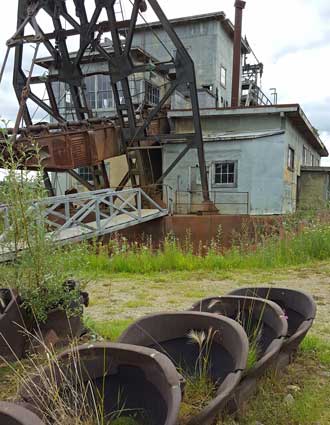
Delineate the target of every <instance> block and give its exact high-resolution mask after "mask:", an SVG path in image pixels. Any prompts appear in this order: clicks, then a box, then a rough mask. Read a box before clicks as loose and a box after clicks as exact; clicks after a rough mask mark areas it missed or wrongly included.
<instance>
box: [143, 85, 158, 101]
mask: <svg viewBox="0 0 330 425" xmlns="http://www.w3.org/2000/svg"><path fill="white" fill-rule="evenodd" d="M159 100H160V90H159V87H156V86H153V85H152V84H150V83H148V82H147V81H146V102H147V103H149V104H151V105H157V104H158V103H159Z"/></svg>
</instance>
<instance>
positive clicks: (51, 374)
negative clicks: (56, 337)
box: [2, 331, 147, 425]
mask: <svg viewBox="0 0 330 425" xmlns="http://www.w3.org/2000/svg"><path fill="white" fill-rule="evenodd" d="M24 332H26V333H27V337H28V338H29V339H31V340H34V341H35V343H36V345H37V346H39V347H42V351H43V353H44V355H43V356H41V355H40V354H39V355H38V354H36V353H34V354H33V355H31V356H30V357H28V358H27V359H26V360H24V361H20V360H18V361H17V363H15V365H13V364H10V363H8V362H6V360H4V359H2V360H3V361H4V362H5V363H6V365H7V367H8V368H9V369H10V370H11V371H12V374H13V378H14V379H15V381H16V383H17V385H18V387H19V388H20V394H21V395H23V397H24V399H25V400H27V399H28V400H29V401H30V403H31V404H32V405H33V406H34V407H35V408H36V409H37V410H38V412H39V413H40V415H41V416H42V419H43V421H44V423H45V425H137V424H138V423H139V422H137V420H136V419H135V415H136V413H133V412H131V410H129V409H127V407H126V406H125V404H126V401H125V394H124V393H123V390H122V389H120V388H119V390H118V394H117V395H116V396H115V397H116V399H115V400H114V405H116V406H117V407H118V409H114V410H113V411H112V412H111V413H109V414H106V413H105V399H106V392H107V388H106V382H105V380H106V377H107V373H108V370H107V369H106V359H104V372H103V382H101V385H100V386H96V384H95V383H94V381H93V379H92V378H91V377H89V376H88V374H87V372H86V369H85V367H84V360H83V359H82V358H81V357H80V352H79V346H78V343H77V341H75V340H72V341H71V343H70V346H69V349H68V352H69V356H68V358H67V359H66V360H61V359H60V358H59V357H58V354H57V352H56V351H55V350H54V348H53V347H52V346H49V344H47V343H46V342H45V341H44V340H43V339H42V338H41V337H39V336H38V335H35V334H32V333H29V332H27V331H24ZM105 355H106V354H104V356H105ZM143 413H144V412H142V411H141V412H139V414H142V415H143ZM146 423H147V422H146Z"/></svg>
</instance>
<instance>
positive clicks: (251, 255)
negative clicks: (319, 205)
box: [79, 219, 330, 277]
mask: <svg viewBox="0 0 330 425" xmlns="http://www.w3.org/2000/svg"><path fill="white" fill-rule="evenodd" d="M292 220H293V219H292ZM254 231H256V232H259V231H260V233H259V234H258V233H257V235H251V234H249V235H248V234H247V233H246V230H245V234H244V235H243V236H242V238H241V239H240V238H239V235H236V239H237V242H235V240H234V243H233V246H232V247H231V248H229V249H224V248H223V243H221V242H220V241H210V243H209V244H208V245H203V246H200V248H199V249H196V248H195V250H193V248H192V245H191V243H187V240H186V239H185V240H184V241H183V242H181V241H179V240H178V239H177V238H176V237H175V236H174V235H168V236H167V237H166V238H165V240H164V242H163V244H162V246H161V247H159V248H157V249H155V248H153V246H152V244H151V243H142V244H137V243H129V242H128V241H127V239H125V238H120V237H116V238H115V239H114V240H112V241H111V242H110V245H109V246H107V245H105V246H103V247H98V248H97V249H95V246H89V247H85V250H84V253H83V258H84V260H83V261H82V263H83V264H82V268H80V269H79V271H80V272H81V273H82V274H83V275H89V276H93V277H94V276H95V275H98V276H99V275H108V274H111V273H128V274H150V273H157V272H175V271H179V272H180V271H215V272H216V271H221V270H225V271H231V270H258V269H265V270H268V269H274V268H281V267H292V266H293V267H294V266H299V265H301V264H309V263H313V262H316V261H323V260H327V259H329V258H330V226H329V225H327V224H324V223H322V222H313V223H312V224H305V226H304V228H303V229H300V230H299V231H297V229H296V225H294V226H292V227H290V228H287V229H286V230H285V231H283V232H279V231H278V229H277V228H276V229H274V230H273V231H271V232H269V233H267V234H264V233H262V229H259V230H258V229H257V230H255V229H254ZM248 238H250V243H248ZM80 264H81V263H80V262H79V267H80Z"/></svg>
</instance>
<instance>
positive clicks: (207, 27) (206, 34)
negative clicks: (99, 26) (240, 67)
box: [133, 17, 233, 106]
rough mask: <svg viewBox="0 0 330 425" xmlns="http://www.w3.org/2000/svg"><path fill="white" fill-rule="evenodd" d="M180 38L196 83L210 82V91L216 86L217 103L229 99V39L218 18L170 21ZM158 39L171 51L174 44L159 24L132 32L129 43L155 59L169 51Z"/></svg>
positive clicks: (205, 83)
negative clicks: (223, 78) (222, 77)
mask: <svg viewBox="0 0 330 425" xmlns="http://www.w3.org/2000/svg"><path fill="white" fill-rule="evenodd" d="M173 26H174V29H175V31H176V32H177V34H178V36H179V37H180V39H181V41H182V42H183V44H184V45H185V47H186V48H187V49H188V51H189V53H190V55H191V57H192V59H193V61H194V63H195V69H196V79H197V86H198V87H202V86H204V85H212V86H213V91H212V92H213V94H214V95H215V94H216V89H218V92H219V99H220V101H221V97H222V98H223V100H224V102H223V104H222V105H221V102H220V106H225V105H226V104H228V105H230V103H231V81H232V62H233V40H232V39H231V38H230V36H229V35H228V34H227V32H226V31H225V30H224V28H223V25H222V23H221V21H220V20H219V18H216V17H215V18H214V20H203V21H198V20H197V21H195V20H192V21H187V22H181V23H178V24H173ZM159 39H160V40H161V41H162V42H163V43H164V44H165V46H166V47H167V49H168V50H169V52H170V53H171V54H172V55H175V48H174V46H173V44H172V42H171V41H170V39H169V37H168V35H167V34H166V33H165V32H164V30H163V29H161V28H154V29H153V31H150V30H148V29H143V30H140V31H139V32H137V33H136V34H135V36H134V41H133V44H134V45H135V46H139V47H142V48H143V49H144V50H145V51H147V52H148V53H150V54H151V55H152V56H154V57H155V58H156V59H158V60H161V61H165V60H169V59H170V56H169V53H168V52H167V51H166V50H165V49H164V47H163V46H162V44H161V43H160V41H159ZM221 66H223V67H224V68H225V69H226V70H227V79H226V80H227V82H226V87H223V86H222V85H221V84H220V69H221Z"/></svg>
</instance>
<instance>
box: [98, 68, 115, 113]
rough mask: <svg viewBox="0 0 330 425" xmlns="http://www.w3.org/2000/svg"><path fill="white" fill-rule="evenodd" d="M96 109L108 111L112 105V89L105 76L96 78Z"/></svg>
mask: <svg viewBox="0 0 330 425" xmlns="http://www.w3.org/2000/svg"><path fill="white" fill-rule="evenodd" d="M96 92H97V109H108V108H111V107H112V106H113V105H112V89H111V82H110V77H108V76H107V75H98V76H97V87H96Z"/></svg>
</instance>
